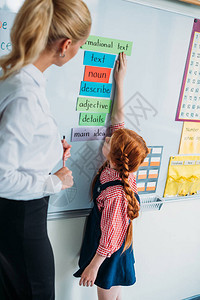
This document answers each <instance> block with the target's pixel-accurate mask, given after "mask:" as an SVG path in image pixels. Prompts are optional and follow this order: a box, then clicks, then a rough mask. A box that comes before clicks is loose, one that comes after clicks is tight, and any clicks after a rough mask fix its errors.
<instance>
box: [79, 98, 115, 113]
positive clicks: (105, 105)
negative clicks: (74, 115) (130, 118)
mask: <svg viewBox="0 0 200 300" xmlns="http://www.w3.org/2000/svg"><path fill="white" fill-rule="evenodd" d="M110 109H111V100H107V99H101V98H90V97H78V101H77V110H78V111H87V112H99V113H110Z"/></svg>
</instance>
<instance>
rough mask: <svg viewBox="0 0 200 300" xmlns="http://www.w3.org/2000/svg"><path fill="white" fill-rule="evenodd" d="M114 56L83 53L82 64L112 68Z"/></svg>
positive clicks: (89, 52)
mask: <svg viewBox="0 0 200 300" xmlns="http://www.w3.org/2000/svg"><path fill="white" fill-rule="evenodd" d="M115 58H116V55H113V54H106V53H101V52H93V51H85V53H84V60H83V64H84V65H87V66H94V67H104V68H111V69H112V68H113V67H114V62H115Z"/></svg>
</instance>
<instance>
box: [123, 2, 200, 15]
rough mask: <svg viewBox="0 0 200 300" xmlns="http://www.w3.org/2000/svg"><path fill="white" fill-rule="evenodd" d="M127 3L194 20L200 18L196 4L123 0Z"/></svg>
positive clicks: (199, 8)
mask: <svg viewBox="0 0 200 300" xmlns="http://www.w3.org/2000/svg"><path fill="white" fill-rule="evenodd" d="M123 1H126V2H132V3H137V4H140V5H145V6H149V7H153V8H157V9H161V10H166V11H168V12H172V13H177V14H181V15H185V16H189V17H193V18H200V7H199V6H197V5H194V4H189V3H185V2H180V1H178V0H177V1H174V0H123Z"/></svg>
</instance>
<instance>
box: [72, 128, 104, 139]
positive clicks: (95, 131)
mask: <svg viewBox="0 0 200 300" xmlns="http://www.w3.org/2000/svg"><path fill="white" fill-rule="evenodd" d="M107 130H108V129H107V128H106V127H86V128H85V127H78V128H72V135H71V142H81V141H94V140H104V139H105V137H106V135H107Z"/></svg>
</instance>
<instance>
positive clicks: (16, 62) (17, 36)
mask: <svg viewBox="0 0 200 300" xmlns="http://www.w3.org/2000/svg"><path fill="white" fill-rule="evenodd" d="M90 27H91V16H90V12H89V10H88V8H87V6H86V4H85V3H84V2H83V1H82V0H25V2H24V4H23V5H22V7H21V9H20V10H19V12H18V14H17V16H16V18H15V21H14V24H13V27H12V29H11V43H12V51H11V52H10V53H9V54H8V55H6V56H4V57H2V58H0V66H1V68H2V69H3V72H4V73H3V76H2V77H0V80H4V79H6V78H7V77H9V76H11V75H12V74H14V73H15V72H17V71H19V70H20V69H21V68H22V67H24V66H25V65H27V64H30V63H34V62H35V61H36V60H37V58H38V56H39V55H40V53H41V52H42V51H43V50H45V49H47V48H48V49H49V50H51V49H54V47H53V46H52V45H53V43H54V42H55V41H57V40H61V39H71V40H72V43H76V42H78V41H80V40H83V39H84V38H86V37H87V35H88V34H89V30H90ZM54 50H55V49H54Z"/></svg>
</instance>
